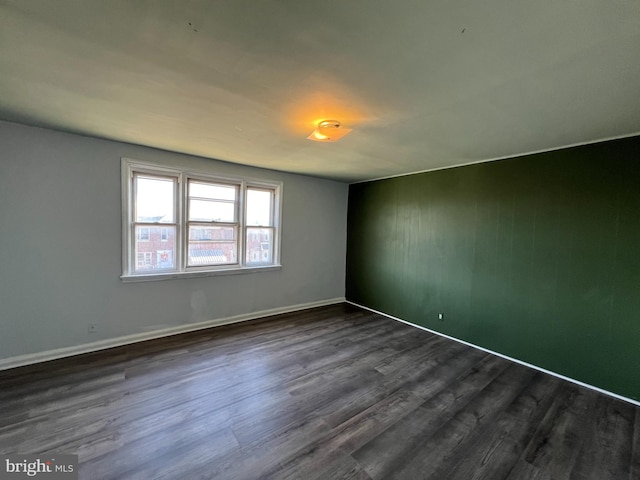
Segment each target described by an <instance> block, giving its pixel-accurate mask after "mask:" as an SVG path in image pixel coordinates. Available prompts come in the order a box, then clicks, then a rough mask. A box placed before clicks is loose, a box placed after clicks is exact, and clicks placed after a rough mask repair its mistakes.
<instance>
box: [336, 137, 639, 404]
mask: <svg viewBox="0 0 640 480" xmlns="http://www.w3.org/2000/svg"><path fill="white" fill-rule="evenodd" d="M639 246H640V137H634V138H629V139H623V140H616V141H610V142H604V143H600V144H595V145H587V146H582V147H575V148H569V149H565V150H559V151H555V152H548V153H542V154H537V155H531V156H527V157H521V158H515V159H509V160H502V161H496V162H490V163H485V164H478V165H471V166H467V167H460V168H454V169H448V170H440V171H435V172H429V173H424V174H416V175H410V176H407V177H399V178H393V179H388V180H380V181H375V182H369V183H362V184H355V185H352V186H351V187H350V195H349V219H348V244H347V298H348V299H349V300H351V301H354V302H356V303H359V304H362V305H365V306H368V307H371V308H374V309H377V310H381V311H383V312H385V313H388V314H391V315H394V316H397V317H400V318H403V319H405V320H407V321H410V322H413V323H415V324H418V325H422V326H425V327H428V328H432V329H435V330H438V331H441V332H443V333H446V334H449V335H453V336H455V337H458V338H461V339H464V340H467V341H470V342H472V343H475V344H478V345H481V346H484V347H487V348H490V349H493V350H496V351H498V352H501V353H504V354H507V355H510V356H513V357H515V358H518V359H521V360H524V361H527V362H530V363H533V364H535V365H538V366H541V367H543V368H547V369H550V370H553V371H555V372H558V373H560V374H563V375H567V376H569V377H572V378H575V379H578V380H581V381H583V382H586V383H589V384H592V385H595V386H598V387H601V388H604V389H607V390H610V391H614V392H616V393H619V394H621V395H625V396H628V397H630V398H634V399H640V382H638V381H637V378H640V351H639V347H638V345H640V253H639ZM439 312H442V313H444V316H445V320H444V322H441V321H439V320H438V319H437V314H438V313H439Z"/></svg>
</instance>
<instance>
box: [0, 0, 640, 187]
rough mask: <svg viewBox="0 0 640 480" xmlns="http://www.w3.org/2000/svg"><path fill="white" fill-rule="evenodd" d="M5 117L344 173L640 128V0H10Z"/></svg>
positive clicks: (3, 46) (439, 163) (5, 7)
mask: <svg viewBox="0 0 640 480" xmlns="http://www.w3.org/2000/svg"><path fill="white" fill-rule="evenodd" d="M0 118H2V119H5V120H9V121H14V122H19V123H25V124H29V125H37V126H44V127H49V128H54V129H58V130H63V131H68V132H75V133H80V134H84V135H91V136H97V137H102V138H109V139H114V140H120V141H124V142H131V143H136V144H141V145H148V146H153V147H158V148H162V149H166V150H173V151H177V152H184V153H189V154H196V155H201V156H204V157H209V158H216V159H220V160H226V161H230V162H235V163H240V164H247V165H255V166H259V167H266V168H273V169H278V170H285V171H291V172H297V173H303V174H309V175H316V176H321V177H327V178H334V179H339V180H344V181H355V180H362V179H371V178H379V177H383V176H390V175H395V174H401V173H407V172H415V171H421V170H428V169H433V168H440V167H444V166H451V165H458V164H465V163H470V162H477V161H483V160H490V159H495V158H500V157H505V156H516V155H520V154H523V153H528V152H534V151H540V150H548V149H554V148H558V147H563V146H567V145H572V144H578V143H585V142H592V141H597V140H602V139H606V138H614V137H620V136H628V135H632V134H638V133H640V1H638V0H629V1H623V0H601V1H598V0H538V1H535V2H525V1H521V0H485V1H483V2H479V1H477V0H422V1H418V0H416V1H409V0H324V1H313V2H312V1H305V0H219V1H213V0H174V1H161V0H37V1H36V0H0ZM322 119H337V120H339V121H341V122H342V124H343V125H344V126H345V127H349V128H352V129H353V131H352V132H351V133H350V134H349V135H347V136H346V137H344V138H343V139H342V140H340V141H339V142H337V143H316V142H311V141H309V140H307V139H306V137H307V135H309V133H310V132H311V130H313V128H314V121H317V120H322Z"/></svg>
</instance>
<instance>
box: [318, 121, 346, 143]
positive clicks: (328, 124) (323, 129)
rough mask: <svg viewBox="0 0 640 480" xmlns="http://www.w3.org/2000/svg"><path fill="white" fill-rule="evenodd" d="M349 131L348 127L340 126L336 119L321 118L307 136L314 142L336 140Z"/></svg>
mask: <svg viewBox="0 0 640 480" xmlns="http://www.w3.org/2000/svg"><path fill="white" fill-rule="evenodd" d="M350 131H351V129H350V128H342V127H341V126H340V122H339V121H337V120H323V121H321V122H319V123H318V125H317V126H316V129H315V130H314V131H313V132H311V135H309V136H308V137H307V138H308V139H309V140H314V141H316V142H337V141H338V140H340V139H341V138H342V137H344V136H345V135H346V134H347V133H349V132H350Z"/></svg>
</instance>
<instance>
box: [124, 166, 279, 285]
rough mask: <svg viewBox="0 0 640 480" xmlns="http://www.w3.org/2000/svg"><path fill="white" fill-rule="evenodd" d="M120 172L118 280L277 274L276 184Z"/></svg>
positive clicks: (152, 169) (151, 169)
mask: <svg viewBox="0 0 640 480" xmlns="http://www.w3.org/2000/svg"><path fill="white" fill-rule="evenodd" d="M125 171H126V183H123V209H124V210H123V212H124V215H125V216H124V217H123V222H124V223H123V227H124V228H123V231H124V232H125V234H124V235H125V237H126V238H125V240H124V245H125V249H124V250H125V253H124V257H125V258H124V260H123V265H124V266H123V278H125V277H129V276H154V275H159V276H163V275H164V277H166V274H185V273H188V272H194V273H197V272H215V271H218V270H223V271H229V270H242V269H245V268H254V267H268V266H278V262H279V254H278V247H279V239H278V236H277V233H278V230H277V227H278V222H279V213H280V212H279V208H280V205H279V202H280V197H279V195H280V188H281V187H280V185H279V184H272V183H269V182H263V181H254V180H244V179H229V178H217V177H213V176H210V175H205V174H193V173H189V172H185V171H179V170H175V169H169V168H166V167H161V166H154V165H149V164H140V163H137V162H132V161H130V160H126V159H123V182H125ZM125 210H126V212H125ZM127 219H128V220H127Z"/></svg>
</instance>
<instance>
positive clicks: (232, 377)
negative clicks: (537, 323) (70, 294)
mask: <svg viewBox="0 0 640 480" xmlns="http://www.w3.org/2000/svg"><path fill="white" fill-rule="evenodd" d="M0 406H1V410H0V453H2V454H13V453H19V454H30V453H35V454H43V453H47V452H54V453H71V454H77V455H79V460H80V469H79V473H80V478H81V479H91V480H93V479H144V480H149V479H161V478H175V479H207V478H215V479H268V478H278V479H280V478H283V479H284V478H287V479H288V478H291V479H304V480H311V479H331V480H333V479H383V478H384V479H387V478H389V479H393V478H398V479H423V478H424V479H427V478H428V479H437V480H443V479H462V480H471V479H488V480H500V479H509V480H516V479H532V480H533V479H535V480H547V479H569V480H579V479H593V480H609V479H616V480H617V479H620V480H622V479H625V480H638V479H640V408H638V407H635V406H634V405H632V404H630V403H627V402H623V401H620V400H616V399H614V398H611V397H608V396H605V395H601V394H599V393H597V392H594V391H591V390H587V389H584V388H581V387H579V386H576V385H574V384H572V383H568V382H565V381H562V380H559V379H557V378H555V377H552V376H549V375H546V374H543V373H540V372H537V371H535V370H532V369H529V368H526V367H524V366H521V365H518V364H515V363H512V362H510V361H507V360H505V359H502V358H499V357H496V356H494V355H491V354H487V353H485V352H482V351H479V350H477V349H474V348H471V347H467V346H464V345H462V344H459V343H457V342H454V341H450V340H447V339H444V338H442V337H438V336H436V335H432V334H430V333H428V332H424V331H422V330H419V329H416V328H413V327H410V326H407V325H404V324H401V323H398V322H395V321H393V320H390V319H387V318H384V317H381V316H379V315H376V314H372V313H369V312H366V311H362V310H359V309H357V308H355V307H352V306H349V305H335V306H330V307H322V308H317V309H312V310H306V311H303V312H297V313H293V314H285V315H279V316H275V317H270V318H268V319H264V320H260V321H252V322H247V323H243V324H236V325H230V326H225V327H219V328H214V329H209V330H203V331H200V332H193V333H189V334H184V335H178V336H174V337H169V338H165V339H159V340H153V341H148V342H144V343H139V344H135V345H131V346H126V347H119V348H114V349H111V350H107V351H102V352H96V353H92V354H86V355H81V356H77V357H73V358H68V359H62V360H56V361H52V362H47V363H42V364H39V365H33V366H28V367H22V368H17V369H13V370H9V371H5V372H0Z"/></svg>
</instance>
